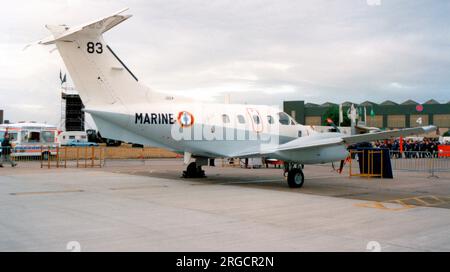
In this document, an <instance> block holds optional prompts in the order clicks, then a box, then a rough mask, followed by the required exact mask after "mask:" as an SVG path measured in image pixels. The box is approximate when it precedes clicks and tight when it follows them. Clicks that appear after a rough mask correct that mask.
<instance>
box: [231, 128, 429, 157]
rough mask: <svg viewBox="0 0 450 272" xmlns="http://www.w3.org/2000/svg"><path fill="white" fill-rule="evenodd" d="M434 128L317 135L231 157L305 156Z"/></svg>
mask: <svg viewBox="0 0 450 272" xmlns="http://www.w3.org/2000/svg"><path fill="white" fill-rule="evenodd" d="M435 130H436V127H435V126H426V127H417V128H407V129H397V130H390V131H382V132H375V133H367V134H360V135H351V136H345V135H343V134H339V133H319V134H317V135H315V136H309V137H301V138H297V139H294V140H292V141H290V142H287V143H285V144H281V145H276V146H270V145H269V146H267V147H265V148H264V147H262V148H261V150H259V151H255V150H252V151H248V152H245V151H243V152H241V153H239V154H234V155H233V156H232V157H241V158H243V157H260V156H263V157H280V154H286V153H290V154H294V153H296V154H306V153H308V152H309V151H311V150H319V149H321V148H328V147H333V146H338V145H351V144H356V143H362V142H371V141H376V140H386V139H390V138H392V137H400V136H410V135H418V134H424V133H429V132H432V131H435Z"/></svg>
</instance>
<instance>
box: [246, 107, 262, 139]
mask: <svg viewBox="0 0 450 272" xmlns="http://www.w3.org/2000/svg"><path fill="white" fill-rule="evenodd" d="M247 112H248V115H249V116H250V120H251V123H252V128H253V131H255V132H257V133H259V132H262V131H263V120H262V118H261V115H260V114H259V112H258V110H256V109H253V108H247Z"/></svg>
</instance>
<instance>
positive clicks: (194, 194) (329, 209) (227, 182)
mask: <svg viewBox="0 0 450 272" xmlns="http://www.w3.org/2000/svg"><path fill="white" fill-rule="evenodd" d="M182 169H183V166H182V163H181V161H180V160H150V161H146V162H136V161H135V162H131V163H129V162H115V163H107V166H106V167H105V168H101V169H99V168H97V169H76V168H67V169H40V168H39V167H37V166H26V165H25V164H22V165H19V167H18V168H14V169H13V168H2V169H0V205H1V209H0V251H67V250H68V249H67V247H68V245H69V248H70V247H71V246H72V245H73V244H75V245H79V246H80V249H81V250H82V251H367V247H368V244H369V242H371V241H374V242H375V243H372V244H375V245H379V247H380V249H381V250H382V251H449V250H450V227H449V226H450V209H448V208H449V207H450V204H449V203H450V175H449V173H440V174H439V178H437V179H436V178H428V177H427V174H426V173H403V172H398V173H396V174H395V175H396V178H395V179H394V180H375V179H366V178H349V177H348V176H347V175H345V174H342V175H339V174H337V173H336V172H332V170H331V168H330V167H328V166H307V167H306V168H305V176H306V181H305V185H304V187H303V188H302V189H294V190H293V189H289V188H287V185H286V183H285V181H284V180H283V178H282V176H281V174H282V170H280V169H240V168H227V167H208V168H206V169H205V170H206V172H207V175H208V177H207V178H204V179H194V180H192V179H182V178H180V174H181V171H182ZM71 241H74V242H75V243H72V244H69V243H70V242H71Z"/></svg>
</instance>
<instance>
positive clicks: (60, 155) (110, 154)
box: [16, 146, 179, 168]
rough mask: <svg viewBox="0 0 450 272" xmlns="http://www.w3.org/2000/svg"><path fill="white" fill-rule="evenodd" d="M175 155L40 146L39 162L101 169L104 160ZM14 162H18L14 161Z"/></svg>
mask: <svg viewBox="0 0 450 272" xmlns="http://www.w3.org/2000/svg"><path fill="white" fill-rule="evenodd" d="M177 157H179V156H178V155H177V154H175V153H173V152H170V151H166V150H164V149H160V148H153V147H144V148H132V147H104V146H84V147H69V146H62V147H47V146H42V147H41V150H40V156H36V157H35V159H34V160H39V161H40V164H41V168H52V167H56V168H67V167H77V168H93V167H103V166H104V165H105V161H106V160H146V159H152V158H177ZM16 161H20V159H19V160H16Z"/></svg>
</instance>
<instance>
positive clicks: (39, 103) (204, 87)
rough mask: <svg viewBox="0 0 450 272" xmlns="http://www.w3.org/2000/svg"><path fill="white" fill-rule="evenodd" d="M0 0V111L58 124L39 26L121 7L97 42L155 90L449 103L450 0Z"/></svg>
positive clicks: (53, 76)
mask: <svg viewBox="0 0 450 272" xmlns="http://www.w3.org/2000/svg"><path fill="white" fill-rule="evenodd" d="M4 2H5V3H3V1H2V10H3V13H2V17H1V19H0V20H1V22H2V23H1V24H0V109H1V108H3V109H4V110H5V115H6V116H5V118H6V119H11V120H14V121H19V120H36V121H46V122H48V123H52V124H58V123H59V118H60V91H59V89H58V88H59V70H60V69H63V70H64V69H65V68H64V64H63V63H62V61H61V58H60V56H59V55H58V52H57V51H55V52H53V53H49V51H50V50H51V49H52V48H53V47H41V46H37V47H33V48H29V49H28V50H26V51H23V50H22V49H23V47H24V46H25V45H26V44H27V43H29V42H32V41H35V40H38V39H40V38H43V37H45V36H48V34H49V33H48V32H47V30H46V29H45V27H44V25H45V24H68V25H75V24H80V23H84V22H86V21H90V20H92V19H96V18H98V17H102V16H106V15H109V14H110V13H112V12H115V11H117V10H120V9H122V8H124V7H129V8H130V10H129V11H128V13H130V14H133V17H132V18H131V19H129V20H128V21H126V22H125V23H123V24H121V25H119V26H118V27H116V28H114V29H113V30H111V31H109V32H108V33H106V34H105V39H106V40H107V42H108V43H109V45H110V46H111V47H112V48H113V49H114V51H115V52H116V53H117V54H118V55H119V57H120V58H121V59H122V60H123V61H124V62H125V63H126V64H127V66H129V68H130V69H131V70H132V71H133V73H134V74H136V75H137V77H138V78H139V79H140V81H142V82H144V83H145V84H147V85H148V86H150V87H151V88H152V89H154V90H158V91H163V92H170V93H175V94H184V95H188V96H192V97H197V98H202V99H207V100H214V99H215V100H216V101H219V102H222V101H224V98H223V97H224V95H227V94H230V96H231V101H232V102H233V103H258V104H281V103H282V101H283V100H306V101H307V102H313V103H323V102H326V101H332V102H343V101H347V100H350V101H354V102H363V101H365V100H372V101H375V102H382V101H384V100H387V99H390V100H394V101H397V102H402V101H404V100H406V99H410V98H411V99H414V100H416V101H418V102H425V101H426V100H428V99H431V98H434V99H436V100H438V101H439V102H448V101H449V100H450V19H449V14H450V1H437V0H434V1H426V0H423V1H419V0H417V1H414V0H341V1H332V0H327V1H326V0H314V1H299V0H292V1H284V0H277V1H273V0H271V1H263V0H258V1H256V0H245V1H225V0H218V1H215V0H203V1H197V0H183V1H182V0H178V1H172V0H160V1H159V0H145V1H139V0H130V1H111V0H108V1H87V0H86V1H84V0H68V1H63V0H53V1H50V0H36V1H34V0H30V1H20V0H16V1H7V2H6V1H4Z"/></svg>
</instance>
